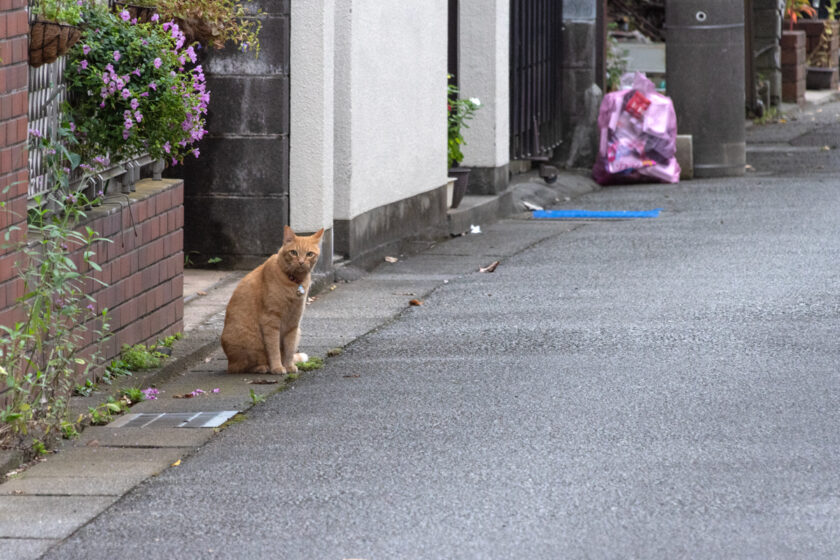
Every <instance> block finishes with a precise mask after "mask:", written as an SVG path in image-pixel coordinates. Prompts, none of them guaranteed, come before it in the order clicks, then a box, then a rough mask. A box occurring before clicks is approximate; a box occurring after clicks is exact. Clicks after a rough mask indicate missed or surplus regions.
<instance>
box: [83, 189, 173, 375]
mask: <svg viewBox="0 0 840 560" xmlns="http://www.w3.org/2000/svg"><path fill="white" fill-rule="evenodd" d="M129 198H130V200H131V204H130V205H126V200H125V197H124V196H116V197H106V198H105V202H104V204H103V205H102V206H101V207H99V208H96V209H94V210H92V211H89V212H87V214H88V221H87V222H86V223H85V224H84V226H88V227H90V228H91V229H93V230H94V231H96V232H97V233H98V234H99V236H100V237H102V238H105V239H109V240H110V241H111V242H110V243H108V242H98V243H96V244H95V245H94V247H93V250H94V251H95V253H96V255H95V256H94V257H93V258H92V260H93V261H94V262H95V263H97V264H98V265H99V266H100V267H102V272H96V273H94V274H93V275H94V277H95V278H97V279H98V280H101V281H102V282H104V283H105V284H107V286H103V285H101V284H99V283H95V282H90V283H89V284H88V287H87V289H86V292H87V293H88V294H90V295H91V296H93V298H94V299H96V307H97V309H96V311H97V312H100V311H101V310H102V309H105V308H107V309H108V317H109V323H110V331H111V333H112V334H113V336H112V338H111V339H110V340H109V341H108V342H107V343H106V344H105V346H104V348H103V352H104V354H105V357H106V358H109V359H110V358H112V357H114V356H116V355H117V354H119V351H120V349H121V348H122V345H123V344H128V345H133V344H137V343H140V342H142V343H144V344H149V343H152V342H155V341H156V340H158V339H160V338H162V337H164V336H167V335H171V334H174V333H176V332H179V331H181V330H182V329H183V317H184V299H183V294H184V252H183V247H184V231H183V227H184V204H183V201H184V184H183V182H182V181H178V180H171V179H164V180H163V181H153V180H150V179H146V180H143V181H140V182H139V183H137V192H135V193H132V194H131V195H130V197H129ZM75 256H76V257H77V258H79V257H81V254H77V255H75Z"/></svg>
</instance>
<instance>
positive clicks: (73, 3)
mask: <svg viewBox="0 0 840 560" xmlns="http://www.w3.org/2000/svg"><path fill="white" fill-rule="evenodd" d="M84 4H85V1H84V0H38V1H37V2H36V3H35V4H34V5H33V6H32V13H34V14H36V15H38V16H39V17H40V18H42V19H45V20H48V21H56V22H60V23H67V24H70V25H76V24H77V23H81V21H82V6H83V5H84Z"/></svg>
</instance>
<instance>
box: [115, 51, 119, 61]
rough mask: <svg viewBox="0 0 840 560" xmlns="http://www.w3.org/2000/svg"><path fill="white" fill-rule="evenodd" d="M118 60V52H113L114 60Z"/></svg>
mask: <svg viewBox="0 0 840 560" xmlns="http://www.w3.org/2000/svg"><path fill="white" fill-rule="evenodd" d="M119 59H120V51H114V60H115V61H117V60H119Z"/></svg>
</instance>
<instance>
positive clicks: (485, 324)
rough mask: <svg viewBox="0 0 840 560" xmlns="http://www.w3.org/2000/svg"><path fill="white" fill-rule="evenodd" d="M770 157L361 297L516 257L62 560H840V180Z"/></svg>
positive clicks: (290, 399)
mask: <svg viewBox="0 0 840 560" xmlns="http://www.w3.org/2000/svg"><path fill="white" fill-rule="evenodd" d="M827 122H828V121H827ZM833 122H834V121H832V122H829V123H828V125H830V126H834V125H833ZM769 130H770V129H768V131H769ZM813 132H814V131H813V130H812V129H807V130H805V132H804V133H803V134H811V133H813ZM750 134H751V135H752V136H753V137H754V138H752V139H753V140H760V139H761V138H755V136H760V135H758V134H757V133H756V132H755V131H751V132H750ZM780 134H781V133H780ZM801 136H802V135H796V138H799V137H801ZM794 139H795V138H785V139H784V142H790V141H792V140H794ZM774 142H777V139H775V138H773V139H772V141H768V144H767V146H770V145H772V144H773V143H774ZM815 143H817V142H816V141H815ZM771 152H772V150H769V149H767V150H765V151H760V152H756V153H751V161H752V164H753V165H754V167H755V168H756V169H755V171H754V172H751V174H750V175H748V176H747V177H745V178H741V179H720V180H709V181H692V182H686V183H684V184H680V185H674V186H664V185H647V186H635V187H619V188H606V189H603V190H601V191H599V192H596V193H592V194H589V195H586V196H584V197H582V198H580V199H577V200H574V201H572V202H568V203H565V206H563V207H576V208H586V209H590V210H648V209H652V208H663V212H662V214H661V216H660V217H658V218H653V219H640V220H630V221H605V222H594V221H593V222H578V223H576V224H575V225H574V226H571V225H569V226H567V225H565V224H563V225H560V224H557V223H556V222H540V221H534V220H519V219H512V220H506V221H503V222H500V223H499V224H496V225H494V226H491V227H487V228H485V233H484V234H482V235H480V236H469V237H466V238H459V239H456V240H454V241H452V242H449V243H446V244H443V245H440V246H438V247H437V248H435V249H433V250H432V251H430V252H429V253H426V254H424V255H422V256H420V257H416V258H414V259H409V260H408V261H406V262H405V263H401V264H404V267H403V268H402V269H384V268H383V269H380V270H379V271H377V272H376V273H375V274H374V275H372V276H370V277H368V278H365V279H362V280H359V282H370V281H374V280H377V279H378V280H382V279H383V278H387V277H388V275H393V274H397V273H399V274H406V275H411V274H417V275H420V274H425V275H429V274H430V273H433V272H434V271H435V270H436V269H435V268H434V267H435V263H436V262H437V261H438V260H440V262H441V263H444V262H445V263H448V264H450V265H451V263H452V262H453V260H452V257H453V256H455V257H457V256H458V255H462V257H461V258H462V259H463V262H465V263H472V262H473V261H475V260H479V259H476V256H481V257H482V258H483V259H484V261H486V260H487V257H489V256H492V255H493V254H494V253H497V254H499V255H503V254H505V253H510V255H509V256H508V257H506V258H505V259H503V261H502V263H501V265H500V266H499V267H498V269H497V270H496V272H494V273H492V274H483V273H478V272H469V273H466V274H463V275H461V276H459V277H456V278H453V279H452V280H451V281H449V282H448V283H447V284H445V285H442V286H441V287H440V288H438V289H437V290H436V291H435V292H433V293H432V294H431V295H430V296H429V297H428V298H426V300H425V302H424V305H422V306H421V307H415V308H408V309H406V311H405V313H403V314H402V315H401V316H400V317H399V318H398V319H396V320H395V321H393V322H392V323H390V324H387V325H384V326H383V327H381V328H380V329H378V330H376V331H374V332H372V333H370V334H369V335H367V336H366V337H364V338H363V339H361V340H359V341H356V342H355V343H353V344H351V345H350V346H349V347H348V348H347V349H346V350H345V352H344V353H343V354H342V355H341V356H339V357H336V358H333V359H330V360H329V361H328V362H327V366H326V367H325V368H324V369H322V370H320V371H318V372H317V373H313V374H309V375H305V376H303V377H301V379H300V380H298V381H297V382H296V383H295V386H294V389H293V390H289V391H286V392H284V393H281V394H278V395H276V396H274V397H273V398H271V399H270V400H269V401H268V402H267V403H265V404H264V405H262V406H259V407H256V408H255V409H253V410H252V412H250V413H249V418H248V420H247V421H246V422H243V423H241V424H238V425H235V426H233V427H231V428H229V429H227V430H226V431H224V432H223V433H221V434H220V435H219V436H218V437H216V438H215V439H214V440H212V441H211V443H210V444H208V445H207V446H206V447H204V448H202V449H201V450H200V451H198V452H197V453H196V454H195V455H194V456H192V457H190V458H189V459H187V460H185V461H184V462H183V463H182V464H181V466H179V467H177V468H171V469H169V470H167V471H166V472H164V473H163V474H162V475H160V476H159V477H157V478H156V479H153V480H150V481H147V482H146V483H144V484H142V485H141V486H140V487H138V488H137V489H136V490H135V491H133V492H131V493H130V494H128V495H127V496H126V497H125V498H123V499H122V500H121V501H119V502H118V503H117V504H116V505H115V506H114V507H112V508H111V509H110V510H108V511H107V512H106V513H105V514H103V515H102V516H100V517H99V518H98V519H96V520H95V521H93V522H92V523H90V524H89V525H88V526H86V527H84V528H83V529H82V530H80V531H79V532H78V533H77V534H76V535H74V536H73V537H71V538H70V539H68V540H67V541H66V542H65V543H63V544H62V545H61V546H59V547H57V548H55V549H53V550H52V551H51V552H50V553H49V554H48V556H47V558H54V559H75V558H79V559H83V558H84V559H89V558H105V557H120V558H144V559H157V558H160V559H164V558H165V559H172V558H288V559H322V558H323V559H343V558H364V559H368V560H373V559H385V558H388V559H391V558H423V559H429V558H434V559H438V558H441V559H442V558H459V559H466V558H528V559H543V558H544V559H555V558H646V559H658V558H662V559H672V558H761V559H764V558H809V559H811V558H837V556H838V550H840V465H838V459H839V458H840V383H839V382H840V368H838V365H840V348H839V347H838V331H840V264H838V262H839V261H838V257H840V227H838V225H839V224H840V196H838V192H839V191H840V180H838V178H837V174H836V173H828V172H826V169H834V170H837V169H840V165H838V164H837V161H836V160H837V157H836V156H835V155H834V151H833V150H829V151H827V152H822V151H820V152H817V151H812V152H808V154H809V156H808V157H814V158H822V159H820V160H819V163H817V164H815V165H814V166H812V167H810V168H806V169H799V170H793V171H790V170H789V168H788V167H786V163H788V162H789V161H791V160H793V161H798V159H797V157H796V156H793V157H787V156H784V155H783V154H782V153H779V154H777V155H776V156H769V155H767V154H768V153H771ZM756 154H758V155H756ZM820 164H821V165H823V166H824V167H823V169H821V170H820V169H817V168H816V165H820ZM825 166H827V167H825ZM523 240H536V241H533V242H532V241H528V242H527V243H526V242H525V241H523ZM471 268H472V270H474V267H471ZM394 270H397V272H394Z"/></svg>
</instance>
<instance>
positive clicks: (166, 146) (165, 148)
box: [163, 141, 172, 154]
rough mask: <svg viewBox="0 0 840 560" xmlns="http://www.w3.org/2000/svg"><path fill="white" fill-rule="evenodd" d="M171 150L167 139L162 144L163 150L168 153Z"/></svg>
mask: <svg viewBox="0 0 840 560" xmlns="http://www.w3.org/2000/svg"><path fill="white" fill-rule="evenodd" d="M171 150H172V146H170V145H169V142H168V141H167V142H166V144H164V145H163V151H164V152H166V153H167V154H168V153H169V152H170V151H171Z"/></svg>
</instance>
